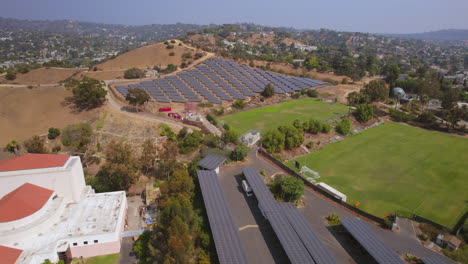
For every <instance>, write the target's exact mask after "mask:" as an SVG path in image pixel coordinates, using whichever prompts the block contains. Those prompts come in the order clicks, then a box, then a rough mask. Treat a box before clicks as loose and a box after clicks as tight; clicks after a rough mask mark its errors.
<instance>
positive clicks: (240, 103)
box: [232, 99, 247, 109]
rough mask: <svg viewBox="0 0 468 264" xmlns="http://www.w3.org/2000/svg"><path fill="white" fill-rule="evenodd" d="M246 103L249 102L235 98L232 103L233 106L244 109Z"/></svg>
mask: <svg viewBox="0 0 468 264" xmlns="http://www.w3.org/2000/svg"><path fill="white" fill-rule="evenodd" d="M246 105H247V103H246V102H245V101H244V100H241V99H238V100H235V101H234V103H232V106H233V107H234V108H237V109H244V107H245V106H246Z"/></svg>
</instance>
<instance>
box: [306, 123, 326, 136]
mask: <svg viewBox="0 0 468 264" xmlns="http://www.w3.org/2000/svg"><path fill="white" fill-rule="evenodd" d="M320 131H322V122H320V121H318V120H314V119H311V120H310V121H309V123H308V125H307V132H309V133H311V134H318V133H319V132H320Z"/></svg>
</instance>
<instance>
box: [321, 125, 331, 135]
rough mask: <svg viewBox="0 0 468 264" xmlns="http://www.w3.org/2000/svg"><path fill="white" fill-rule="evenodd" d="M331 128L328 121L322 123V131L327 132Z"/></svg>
mask: <svg viewBox="0 0 468 264" xmlns="http://www.w3.org/2000/svg"><path fill="white" fill-rule="evenodd" d="M330 130H331V125H330V124H328V123H322V133H325V134H327V133H328V132H330Z"/></svg>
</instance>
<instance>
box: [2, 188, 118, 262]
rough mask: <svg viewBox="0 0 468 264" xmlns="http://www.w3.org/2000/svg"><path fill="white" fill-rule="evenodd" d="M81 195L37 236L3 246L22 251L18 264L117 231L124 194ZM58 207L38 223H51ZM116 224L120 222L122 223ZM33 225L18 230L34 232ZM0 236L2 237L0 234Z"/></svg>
mask: <svg viewBox="0 0 468 264" xmlns="http://www.w3.org/2000/svg"><path fill="white" fill-rule="evenodd" d="M84 192H85V193H84V196H83V198H82V199H81V201H80V202H79V203H77V204H76V203H70V204H67V205H66V206H65V208H63V207H62V208H63V209H62V211H61V212H60V215H59V217H58V219H57V220H56V221H54V222H51V223H50V224H49V225H48V227H45V228H44V229H42V230H40V233H31V234H30V236H29V238H28V239H21V240H18V241H12V242H11V243H9V244H6V245H7V246H11V247H17V248H21V249H23V250H24V253H23V254H22V255H21V257H20V260H19V263H29V260H31V259H34V258H35V256H39V255H41V256H44V255H47V254H55V252H57V251H65V250H66V247H67V246H68V243H70V242H73V241H74V239H77V238H80V237H88V236H96V235H104V234H112V233H114V232H115V231H116V230H117V227H118V224H119V215H120V214H121V213H122V210H125V208H124V207H125V199H126V198H125V192H123V191H120V192H111V193H98V194H94V193H93V192H92V190H91V189H90V188H89V187H87V188H85V190H84ZM59 198H60V197H59ZM56 200H57V202H59V200H60V199H56ZM56 200H54V202H55V201H56ZM58 207H60V206H58V205H56V207H55V209H53V210H52V209H51V210H48V212H47V214H48V215H45V216H44V217H43V218H41V220H38V221H40V222H43V221H48V219H52V218H53V216H54V215H55V213H56V212H57V210H58ZM44 219H45V220H44ZM54 219H55V218H54ZM120 220H121V221H123V219H120ZM37 224H38V222H33V223H30V224H28V225H27V226H23V227H22V229H23V228H26V229H31V230H34V227H35V226H36V225H37ZM9 232H15V230H5V231H3V233H4V234H6V235H7V234H8V233H9ZM1 235H2V233H0V236H1ZM67 242H68V243H67ZM2 264H3V263H2Z"/></svg>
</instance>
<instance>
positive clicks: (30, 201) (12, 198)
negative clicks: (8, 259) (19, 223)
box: [0, 183, 54, 264]
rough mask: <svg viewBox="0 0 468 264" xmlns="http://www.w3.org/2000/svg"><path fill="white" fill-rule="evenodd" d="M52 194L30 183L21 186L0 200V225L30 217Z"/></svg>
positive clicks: (50, 191)
mask: <svg viewBox="0 0 468 264" xmlns="http://www.w3.org/2000/svg"><path fill="white" fill-rule="evenodd" d="M53 192H54V191H52V190H49V189H46V188H42V187H39V186H37V185H34V184H31V183H25V184H23V185H21V186H20V187H18V188H16V189H15V190H13V191H12V192H10V193H8V194H7V195H5V196H3V197H2V199H0V212H2V213H1V214H0V223H5V222H10V221H15V220H19V219H21V218H24V217H26V216H29V215H32V214H33V213H35V212H37V211H38V210H39V209H41V208H42V207H43V206H44V205H45V204H46V202H47V201H48V200H49V198H50V196H51V195H52V193H53ZM2 264H3V263H2Z"/></svg>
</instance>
